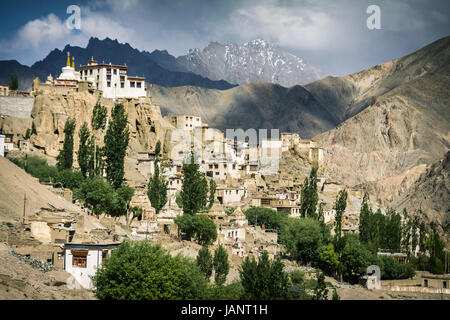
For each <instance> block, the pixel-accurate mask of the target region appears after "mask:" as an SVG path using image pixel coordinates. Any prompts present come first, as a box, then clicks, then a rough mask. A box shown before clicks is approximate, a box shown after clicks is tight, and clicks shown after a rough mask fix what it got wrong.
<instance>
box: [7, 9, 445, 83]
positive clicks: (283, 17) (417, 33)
mask: <svg viewBox="0 0 450 320" xmlns="http://www.w3.org/2000/svg"><path fill="white" fill-rule="evenodd" d="M448 3H449V1H447V0H435V1H419V0H395V1H394V0H392V1H380V0H371V1H369V0H354V1H351V0H342V1H336V0H322V1H320V0H319V1H308V0H220V1H219V0H208V1H201V0H170V1H161V0H150V1H149V0H126V1H113V0H98V1H95V2H88V4H86V5H85V6H84V7H82V18H83V20H82V21H83V24H82V30H80V32H77V33H74V32H69V31H68V30H67V29H64V19H65V18H66V16H65V15H64V13H65V12H64V13H63V14H61V13H58V12H55V15H53V16H51V15H49V16H47V17H42V18H38V19H34V20H32V21H29V22H28V23H27V24H25V25H24V26H23V27H22V28H20V29H19V30H18V31H17V33H16V34H17V36H16V37H14V38H13V39H17V40H9V39H6V40H5V39H4V40H3V41H2V43H3V44H7V45H5V46H4V48H10V54H13V52H14V53H15V54H16V53H17V52H18V51H19V50H18V49H20V50H22V51H20V52H23V54H22V58H23V60H25V62H28V63H30V62H32V61H34V60H36V59H37V58H42V56H44V55H45V54H46V53H47V52H48V51H49V50H51V49H53V48H54V47H60V48H61V47H63V46H64V45H65V44H66V43H67V42H70V43H71V44H77V45H86V43H87V40H88V39H89V37H90V36H97V37H100V38H104V37H107V36H108V37H110V38H113V39H115V38H117V39H118V40H119V41H121V42H128V43H130V44H131V45H132V46H135V47H137V48H139V49H141V50H148V51H152V50H154V49H167V50H168V51H169V52H170V53H171V54H173V55H182V54H185V53H186V52H187V50H188V49H189V48H195V47H198V48H203V47H204V46H205V45H207V44H208V43H209V42H210V41H219V42H222V43H230V42H231V43H237V44H242V43H243V42H246V41H249V40H252V39H254V38H264V39H266V40H268V41H270V42H273V43H275V44H277V45H279V46H281V47H283V48H285V49H286V50H288V51H289V52H291V53H293V54H295V55H298V56H300V57H303V58H305V60H306V61H308V62H310V63H311V64H313V65H314V66H316V67H318V68H320V69H322V70H323V71H325V72H326V73H329V74H337V75H342V74H346V73H350V72H355V71H359V70H360V69H363V68H366V67H369V66H372V65H375V64H379V63H382V62H385V61H388V60H391V59H394V58H397V57H399V56H402V55H405V54H408V53H410V52H412V51H414V50H417V49H419V48H420V47H423V46H424V45H426V44H428V43H430V42H432V41H434V40H437V39H439V38H441V37H444V36H447V35H448V30H450V21H449V15H450V13H449V12H450V10H449V4H448ZM369 5H378V6H380V8H381V27H382V29H381V30H369V29H368V28H367V27H366V20H367V18H368V14H367V13H366V9H367V7H368V6H369ZM49 14H50V12H49ZM63 29H64V30H63ZM5 41H6V42H7V43H5ZM5 52H7V49H4V50H0V54H1V57H3V56H5V55H6V54H5Z"/></svg>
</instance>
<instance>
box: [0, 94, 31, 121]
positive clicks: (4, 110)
mask: <svg viewBox="0 0 450 320" xmlns="http://www.w3.org/2000/svg"><path fill="white" fill-rule="evenodd" d="M33 104H34V98H31V97H0V114H1V115H4V116H10V117H16V118H21V119H28V118H30V117H31V110H32V109H33Z"/></svg>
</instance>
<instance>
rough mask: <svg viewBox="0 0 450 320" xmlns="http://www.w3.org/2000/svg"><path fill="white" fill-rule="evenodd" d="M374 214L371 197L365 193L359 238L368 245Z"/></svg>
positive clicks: (360, 216) (360, 215)
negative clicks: (371, 219) (370, 204)
mask: <svg viewBox="0 0 450 320" xmlns="http://www.w3.org/2000/svg"><path fill="white" fill-rule="evenodd" d="M372 214H373V213H372V209H371V208H370V206H369V195H368V194H367V193H365V194H364V198H363V201H362V204H361V210H360V213H359V238H360V239H361V242H363V243H366V244H367V243H368V242H369V239H370V236H369V232H370V217H371V215H372Z"/></svg>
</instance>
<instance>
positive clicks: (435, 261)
mask: <svg viewBox="0 0 450 320" xmlns="http://www.w3.org/2000/svg"><path fill="white" fill-rule="evenodd" d="M430 228H431V233H430V234H429V235H428V237H427V238H426V241H425V246H426V248H427V250H428V252H429V253H430V260H429V264H430V265H429V271H430V272H431V273H436V274H442V273H444V271H445V270H444V269H445V266H444V261H445V251H444V249H445V242H444V241H443V240H442V239H441V237H440V236H439V232H438V230H437V226H436V223H435V222H431V223H430Z"/></svg>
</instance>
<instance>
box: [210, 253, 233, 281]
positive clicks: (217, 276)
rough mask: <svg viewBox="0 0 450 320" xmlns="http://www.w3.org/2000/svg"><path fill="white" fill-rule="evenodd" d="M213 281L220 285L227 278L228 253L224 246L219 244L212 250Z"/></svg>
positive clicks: (228, 267)
mask: <svg viewBox="0 0 450 320" xmlns="http://www.w3.org/2000/svg"><path fill="white" fill-rule="evenodd" d="M213 264H214V282H215V283H216V285H217V286H221V285H223V284H224V283H225V281H226V280H227V275H228V272H229V271H230V265H229V263H228V254H227V252H226V250H225V248H224V247H223V246H222V245H220V246H219V247H218V248H217V249H216V251H215V252H214V260H213Z"/></svg>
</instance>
